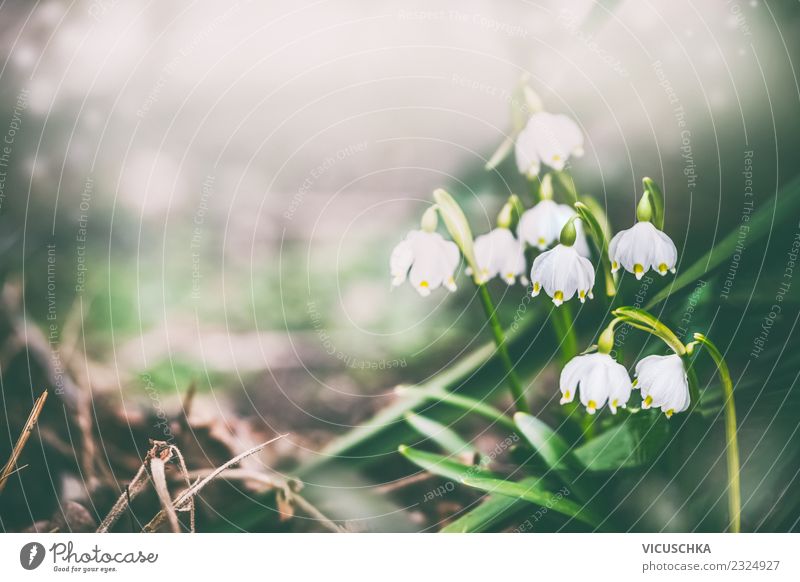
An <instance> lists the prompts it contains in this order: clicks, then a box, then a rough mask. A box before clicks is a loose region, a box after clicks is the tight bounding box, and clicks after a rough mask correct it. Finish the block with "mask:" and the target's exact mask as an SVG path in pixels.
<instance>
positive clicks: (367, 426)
mask: <svg viewBox="0 0 800 582" xmlns="http://www.w3.org/2000/svg"><path fill="white" fill-rule="evenodd" d="M527 313H528V314H526V317H525V318H524V319H523V320H522V321H521V322H520V323H519V324H518V325H517V326H516V327H514V328H511V329H507V330H506V337H507V338H508V342H509V344H513V343H515V342H518V341H519V340H520V338H523V337H525V335H526V334H527V333H528V332H529V331H530V330H531V329H533V328H534V326H535V325H536V324H537V322H539V321H540V318H541V315H542V311H541V309H540V308H538V307H534V308H533V309H530V310H528V312H527ZM497 357H498V353H497V346H496V345H495V344H494V342H488V343H485V344H483V345H482V346H481V347H479V348H478V349H476V350H475V351H473V352H470V353H469V354H468V355H467V356H465V357H463V358H461V359H460V360H459V361H458V362H456V363H455V364H453V365H452V366H450V367H449V368H448V369H447V370H445V371H444V372H442V373H441V374H438V375H436V376H435V377H433V378H432V379H430V380H429V381H427V382H425V383H423V384H419V385H418V386H416V388H415V390H417V391H419V393H420V394H419V395H416V394H415V395H414V396H412V397H410V398H404V399H403V400H400V401H398V402H395V403H393V404H392V405H391V406H389V407H387V408H385V409H383V410H381V411H380V412H378V414H376V415H375V416H374V417H372V418H371V419H369V420H368V421H366V422H365V423H364V424H362V425H360V426H358V427H357V428H354V429H352V430H350V431H348V432H347V433H346V434H344V435H342V436H341V437H339V438H337V439H334V440H333V442H331V443H330V444H329V445H328V446H327V447H325V449H324V450H323V451H321V452H320V453H319V454H318V455H317V456H316V457H314V459H313V460H311V461H308V462H306V463H305V464H303V465H302V466H301V467H300V468H299V469H298V471H296V472H295V476H297V477H303V476H305V475H308V474H310V473H313V472H314V471H317V470H319V469H320V468H321V467H322V466H324V465H325V464H326V463H330V462H332V461H341V460H343V459H345V460H346V459H350V460H353V461H355V460H368V459H372V460H374V459H375V457H374V456H373V455H367V456H366V457H365V456H364V455H359V454H355V453H356V452H357V450H359V449H364V448H365V447H366V448H369V447H368V444H369V443H373V442H375V441H376V440H377V439H378V437H379V436H383V435H384V434H385V433H387V432H389V431H392V430H396V429H397V427H398V425H399V424H400V423H401V422H402V421H403V416H404V415H405V413H406V412H408V411H410V410H414V409H416V408H417V407H419V406H421V405H423V404H424V403H425V402H426V401H427V400H428V398H427V396H425V395H423V394H421V393H422V392H424V391H427V390H430V391H432V392H436V391H442V392H444V391H447V390H448V389H451V388H453V387H457V386H459V385H460V384H461V383H463V382H465V381H466V380H468V379H470V378H471V377H472V376H473V375H474V374H475V373H476V371H477V370H478V369H480V368H481V367H482V366H484V365H486V364H487V363H488V362H489V361H491V360H494V359H495V358H497ZM476 388H477V387H473V389H476ZM400 442H402V441H400ZM396 446H397V441H394V444H392V445H390V447H391V448H392V449H393V448H395V447H396Z"/></svg>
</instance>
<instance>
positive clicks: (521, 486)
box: [462, 477, 601, 528]
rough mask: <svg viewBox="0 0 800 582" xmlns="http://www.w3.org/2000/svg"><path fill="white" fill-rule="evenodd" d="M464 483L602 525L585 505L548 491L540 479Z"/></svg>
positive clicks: (483, 479)
mask: <svg viewBox="0 0 800 582" xmlns="http://www.w3.org/2000/svg"><path fill="white" fill-rule="evenodd" d="M462 483H464V485H467V486H469V487H474V488H475V489H480V490H481V491H486V492H488V493H492V494H497V495H505V496H506V497H511V498H512V499H522V500H524V501H528V502H530V503H533V504H535V505H539V506H541V507H543V508H546V509H548V510H552V511H555V512H557V513H561V514H563V515H566V516H567V517H571V518H574V519H577V520H578V521H582V522H583V523H586V524H588V525H590V526H592V527H595V528H597V527H599V525H600V521H601V520H600V518H599V517H598V516H597V515H595V514H594V513H593V512H591V511H590V510H589V509H588V508H587V507H586V506H585V505H582V504H579V503H576V502H574V501H571V500H570V499H568V498H567V497H566V495H565V494H561V493H559V492H553V491H550V490H548V489H546V488H545V487H544V486H543V482H542V480H540V479H539V480H532V481H526V482H524V483H522V482H514V481H504V480H502V479H492V478H487V477H467V478H465V479H462Z"/></svg>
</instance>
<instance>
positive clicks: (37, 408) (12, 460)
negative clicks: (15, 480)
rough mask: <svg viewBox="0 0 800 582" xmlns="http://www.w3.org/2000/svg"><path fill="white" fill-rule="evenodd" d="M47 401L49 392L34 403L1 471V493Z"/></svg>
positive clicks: (43, 393) (44, 393)
mask: <svg viewBox="0 0 800 582" xmlns="http://www.w3.org/2000/svg"><path fill="white" fill-rule="evenodd" d="M46 400H47V390H45V391H44V392H42V395H41V396H39V398H37V399H36V402H34V404H33V408H32V409H31V413H30V414H29V415H28V420H27V421H25V426H24V427H23V429H22V433H21V434H20V435H19V438H18V439H17V442H16V444H15V445H14V449H13V450H12V451H11V456H10V457H9V458H8V462H7V463H6V465H5V467H3V470H2V471H0V493H2V492H3V489H5V487H6V482H8V478H9V477H10V476H11V474H12V473H14V467H16V466H17V461H18V460H19V456H20V455H21V454H22V449H24V448H25V444H26V443H27V442H28V439H29V438H30V436H31V433H32V432H33V427H34V426H36V421H37V420H39V414H41V412H42V408H44V403H45V401H46Z"/></svg>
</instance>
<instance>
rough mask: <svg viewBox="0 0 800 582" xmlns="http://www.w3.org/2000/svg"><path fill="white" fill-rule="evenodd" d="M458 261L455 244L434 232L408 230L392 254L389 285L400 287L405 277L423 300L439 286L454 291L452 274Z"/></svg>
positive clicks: (453, 274) (458, 255) (453, 275)
mask: <svg viewBox="0 0 800 582" xmlns="http://www.w3.org/2000/svg"><path fill="white" fill-rule="evenodd" d="M460 260H461V257H460V254H459V251H458V246H456V244H455V243H454V242H452V241H446V240H444V238H443V237H442V235H440V234H438V233H436V232H423V231H411V232H410V233H408V236H406V238H405V240H404V241H403V242H401V243H400V244H398V245H397V246H396V247H395V248H394V250H393V251H392V256H391V259H390V261H389V262H390V267H391V272H392V285H393V286H397V285H400V284H402V283H403V282H404V281H405V280H406V277H408V280H409V282H410V283H411V285H413V287H414V288H415V289H416V290H417V292H418V293H419V294H420V295H422V296H423V297H427V296H428V295H430V293H431V291H433V290H434V289H437V288H439V287H440V286H442V285H444V286H445V287H446V288H447V289H449V290H450V291H455V289H456V285H455V271H456V269H457V268H458V265H459V262H460ZM409 269H410V271H409Z"/></svg>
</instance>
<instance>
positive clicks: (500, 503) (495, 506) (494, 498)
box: [440, 477, 539, 533]
mask: <svg viewBox="0 0 800 582" xmlns="http://www.w3.org/2000/svg"><path fill="white" fill-rule="evenodd" d="M538 480H539V479H538V478H537V477H526V478H525V479H523V480H522V481H520V482H519V483H520V484H522V485H527V486H532V485H534V484H536V482H538ZM525 507H528V502H527V501H524V500H521V499H515V498H513V497H506V496H505V495H489V496H487V497H486V498H484V500H483V501H482V502H481V503H480V505H478V506H477V507H475V508H474V509H471V510H469V511H468V512H467V513H465V514H464V515H462V516H461V517H459V518H458V519H456V520H455V521H454V522H452V523H450V524H448V525H447V526H445V527H443V528H442V529H441V530H440V531H441V532H442V533H479V532H484V531H487V530H488V529H490V528H492V527H493V526H494V525H496V524H497V523H498V522H500V521H502V520H504V519H507V518H508V517H510V516H512V515H514V514H515V513H517V512H519V511H520V510H522V509H524V508H525Z"/></svg>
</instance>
